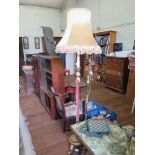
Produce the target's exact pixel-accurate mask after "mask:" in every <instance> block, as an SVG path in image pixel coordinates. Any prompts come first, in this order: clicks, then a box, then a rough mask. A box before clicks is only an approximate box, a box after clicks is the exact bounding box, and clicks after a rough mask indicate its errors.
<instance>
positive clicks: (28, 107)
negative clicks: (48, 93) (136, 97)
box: [19, 78, 135, 155]
mask: <svg viewBox="0 0 155 155" xmlns="http://www.w3.org/2000/svg"><path fill="white" fill-rule="evenodd" d="M74 80H75V78H72V79H71V81H74ZM23 82H24V81H23V78H20V84H21V85H22V88H21V91H20V99H19V101H20V107H21V110H22V112H23V114H24V116H25V117H26V118H27V122H28V127H29V130H30V134H31V136H32V143H33V145H34V147H35V151H36V154H37V155H67V151H68V136H69V135H70V132H66V133H63V132H62V122H61V119H59V120H52V119H51V118H50V116H49V114H48V113H47V112H46V110H45V109H44V108H43V106H42V105H41V103H40V100H39V98H38V96H36V95H35V94H34V93H32V94H31V95H27V94H26V91H25V89H24V86H23ZM91 88H92V89H91V93H90V99H91V100H94V101H96V102H98V103H100V104H102V105H104V106H107V107H108V108H110V109H111V110H113V111H115V112H117V115H118V121H119V122H120V123H121V124H124V125H126V124H131V125H135V115H134V114H131V105H128V104H127V98H126V95H124V94H121V93H118V92H116V91H114V90H111V89H107V88H105V86H104V85H103V84H101V83H98V82H94V83H93V84H92V87H91ZM85 95H86V90H85V88H84V89H81V98H85Z"/></svg>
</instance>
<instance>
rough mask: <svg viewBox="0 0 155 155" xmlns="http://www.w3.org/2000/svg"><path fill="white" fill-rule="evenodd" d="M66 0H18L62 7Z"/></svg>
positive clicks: (23, 2)
mask: <svg viewBox="0 0 155 155" xmlns="http://www.w3.org/2000/svg"><path fill="white" fill-rule="evenodd" d="M66 1H67V0H19V4H22V5H32V6H39V7H49V8H55V9H62V8H63V7H64V5H65V3H66Z"/></svg>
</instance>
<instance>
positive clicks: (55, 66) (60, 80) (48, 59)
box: [39, 55, 64, 119]
mask: <svg viewBox="0 0 155 155" xmlns="http://www.w3.org/2000/svg"><path fill="white" fill-rule="evenodd" d="M39 61H40V72H41V86H40V100H41V103H42V105H43V106H44V108H45V109H46V110H47V112H48V113H49V114H50V116H51V118H52V119H55V118H57V111H56V105H55V100H54V97H53V96H52V93H51V86H53V88H54V90H55V91H56V92H58V93H61V94H63V93H64V64H63V60H62V58H60V57H53V56H45V55H44V56H43V55H40V56H39Z"/></svg>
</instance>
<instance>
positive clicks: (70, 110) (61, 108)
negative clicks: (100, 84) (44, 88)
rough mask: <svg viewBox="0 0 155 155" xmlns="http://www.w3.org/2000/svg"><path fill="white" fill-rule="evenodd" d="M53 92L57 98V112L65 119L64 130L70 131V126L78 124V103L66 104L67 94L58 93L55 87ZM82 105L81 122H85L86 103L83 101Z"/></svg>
mask: <svg viewBox="0 0 155 155" xmlns="http://www.w3.org/2000/svg"><path fill="white" fill-rule="evenodd" d="M51 91H52V94H53V96H54V97H55V101H56V108H57V112H58V114H59V115H60V117H61V118H62V119H63V129H64V132H65V131H67V130H69V129H70V125H72V124H75V123H76V103H75V101H70V102H68V103H65V102H64V95H66V93H65V94H60V93H56V92H55V90H54V89H53V87H51ZM82 103H83V104H82V108H81V109H80V121H83V120H84V107H85V101H83V102H82Z"/></svg>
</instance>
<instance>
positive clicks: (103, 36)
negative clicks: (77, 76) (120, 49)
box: [81, 31, 116, 83]
mask: <svg viewBox="0 0 155 155" xmlns="http://www.w3.org/2000/svg"><path fill="white" fill-rule="evenodd" d="M93 35H94V37H95V39H96V41H97V43H98V45H99V46H100V47H101V49H102V54H100V55H99V54H98V55H95V54H94V55H93V59H94V62H95V64H94V66H93V73H94V80H97V81H101V82H103V83H105V59H106V58H105V53H107V52H106V49H107V50H108V52H109V53H111V52H113V46H114V43H115V42H116V31H104V32H98V33H94V34H93ZM81 57H82V60H83V62H81V69H82V68H83V69H82V71H81V72H82V75H83V77H84V78H87V73H88V58H87V55H86V54H85V55H83V56H81Z"/></svg>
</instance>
